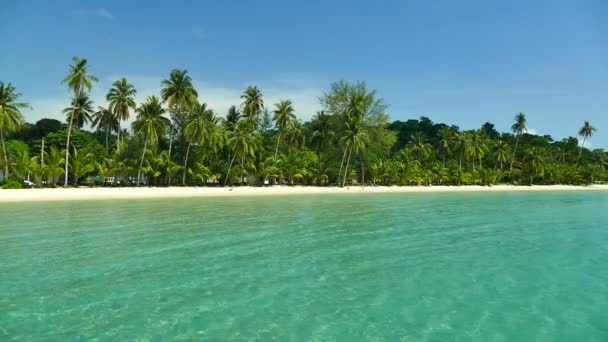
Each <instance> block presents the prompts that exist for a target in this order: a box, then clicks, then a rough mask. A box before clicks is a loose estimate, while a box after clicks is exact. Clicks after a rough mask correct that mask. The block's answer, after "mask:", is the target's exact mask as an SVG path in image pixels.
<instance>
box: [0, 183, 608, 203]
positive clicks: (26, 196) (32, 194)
mask: <svg viewBox="0 0 608 342" xmlns="http://www.w3.org/2000/svg"><path fill="white" fill-rule="evenodd" d="M505 191H520V192H529V191H608V185H590V186H571V185H533V186H514V185H495V186H419V187H417V186H366V187H365V188H362V187H361V186H351V187H345V188H339V187H332V186H329V187H315V186H271V187H234V188H232V189H231V188H228V187H225V188H221V187H218V188H207V187H198V188H197V187H169V188H148V187H141V188H127V187H125V188H55V189H21V190H4V189H0V202H32V201H40V202H42V201H82V200H114V199H146V198H148V199H152V198H156V199H160V198H187V197H229V196H272V195H305V194H353V195H354V194H361V193H432V192H505Z"/></svg>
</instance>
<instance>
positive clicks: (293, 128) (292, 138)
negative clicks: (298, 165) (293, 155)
mask: <svg viewBox="0 0 608 342" xmlns="http://www.w3.org/2000/svg"><path fill="white" fill-rule="evenodd" d="M285 135H286V138H287V141H289V143H290V144H291V146H292V147H295V148H300V147H301V146H302V145H304V139H305V136H304V125H303V124H302V121H300V120H299V119H297V118H296V119H294V120H292V121H291V122H290V123H289V128H288V130H287V132H286V134H285Z"/></svg>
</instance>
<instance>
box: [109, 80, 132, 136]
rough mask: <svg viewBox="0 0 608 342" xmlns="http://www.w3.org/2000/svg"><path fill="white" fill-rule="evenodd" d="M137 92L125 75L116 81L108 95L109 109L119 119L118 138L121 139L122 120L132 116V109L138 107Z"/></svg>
mask: <svg viewBox="0 0 608 342" xmlns="http://www.w3.org/2000/svg"><path fill="white" fill-rule="evenodd" d="M136 94H137V90H135V87H134V86H133V85H132V84H131V83H129V81H127V79H126V78H124V77H123V78H121V79H120V80H117V81H114V83H113V84H112V88H110V90H109V91H108V94H107V95H106V100H107V101H108V102H109V105H108V109H109V110H110V111H111V112H112V114H113V115H114V117H115V118H116V120H117V121H118V130H117V132H118V137H117V140H119V141H120V122H121V121H126V120H128V119H129V117H130V116H131V113H130V110H131V109H132V110H135V108H136V107H137V106H136V104H135V95H136Z"/></svg>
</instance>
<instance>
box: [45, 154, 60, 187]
mask: <svg viewBox="0 0 608 342" xmlns="http://www.w3.org/2000/svg"><path fill="white" fill-rule="evenodd" d="M62 153H63V151H60V150H58V149H57V147H55V146H51V148H50V149H49V152H48V153H47V152H45V159H44V160H45V167H46V168H47V174H48V177H49V183H51V184H52V185H53V186H55V184H56V182H57V181H58V180H57V178H58V177H59V176H61V175H62V174H63V173H64V170H63V168H62V166H63V163H64V162H65V159H64V158H63V157H62V156H61V155H62Z"/></svg>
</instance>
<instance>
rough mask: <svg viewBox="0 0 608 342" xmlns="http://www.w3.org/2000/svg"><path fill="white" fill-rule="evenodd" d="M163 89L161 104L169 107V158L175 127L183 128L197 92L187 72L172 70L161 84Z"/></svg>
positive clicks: (194, 102)
mask: <svg viewBox="0 0 608 342" xmlns="http://www.w3.org/2000/svg"><path fill="white" fill-rule="evenodd" d="M161 86H162V87H163V88H162V90H161V97H162V99H163V102H164V103H165V104H167V106H168V107H169V113H170V114H171V122H170V124H169V130H170V132H169V157H170V156H171V148H172V146H173V136H174V134H175V126H177V127H178V128H183V126H185V124H186V123H185V121H186V115H187V112H188V111H189V110H190V109H191V108H192V106H194V105H195V104H196V102H197V98H198V92H197V91H196V89H194V85H192V78H191V77H190V76H188V71H187V70H179V69H173V70H171V74H170V75H169V78H168V79H165V80H163V81H162V82H161Z"/></svg>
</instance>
